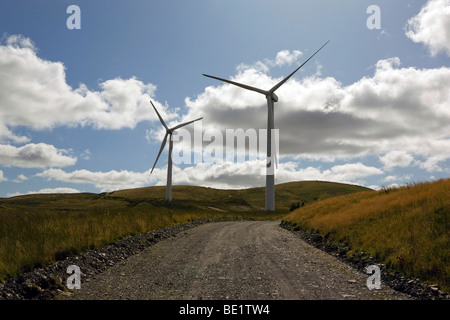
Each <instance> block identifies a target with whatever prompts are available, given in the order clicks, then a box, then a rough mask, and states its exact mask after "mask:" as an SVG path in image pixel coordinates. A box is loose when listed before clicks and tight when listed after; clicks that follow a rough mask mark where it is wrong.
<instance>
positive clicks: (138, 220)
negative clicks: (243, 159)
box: [0, 181, 367, 281]
mask: <svg viewBox="0 0 450 320" xmlns="http://www.w3.org/2000/svg"><path fill="white" fill-rule="evenodd" d="M362 190H367V189H365V188H362V187H358V186H353V185H346V184H337V183H329V182H317V181H305V182H292V183H286V184H281V185H277V186H276V201H277V203H276V204H277V207H276V211H275V212H265V211H264V197H265V188H252V189H244V190H217V189H212V188H202V187H193V186H174V187H173V193H172V195H173V200H172V201H171V202H169V203H168V202H166V201H165V200H164V196H165V187H147V188H139V189H130V190H121V191H116V192H112V193H101V194H92V193H81V194H40V195H26V196H19V197H12V198H7V199H0V280H1V281H4V280H5V279H7V278H9V277H12V276H15V275H17V274H20V273H22V272H25V271H29V270H31V269H33V268H35V267H39V266H43V265H46V264H48V263H51V262H54V261H56V260H58V259H62V258H64V257H66V256H70V255H75V254H79V253H81V252H83V251H85V250H87V249H91V248H97V247H101V246H103V245H106V244H108V243H111V242H114V241H117V240H119V239H121V238H123V237H126V236H128V235H132V234H139V233H143V232H148V231H151V230H155V229H160V228H164V227H169V226H172V225H176V224H181V223H186V222H189V221H194V220H199V219H203V218H234V219H267V220H278V219H281V218H282V217H283V216H285V215H286V214H287V213H288V212H289V208H290V206H291V204H292V203H295V202H300V203H302V202H303V203H305V204H308V203H312V202H314V201H317V200H322V199H326V198H328V197H332V196H336V195H341V194H348V193H352V192H358V191H362Z"/></svg>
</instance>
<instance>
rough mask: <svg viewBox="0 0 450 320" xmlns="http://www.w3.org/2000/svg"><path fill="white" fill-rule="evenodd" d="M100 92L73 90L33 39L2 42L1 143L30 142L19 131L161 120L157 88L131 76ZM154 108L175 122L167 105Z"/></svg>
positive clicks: (106, 84) (105, 85)
mask: <svg viewBox="0 0 450 320" xmlns="http://www.w3.org/2000/svg"><path fill="white" fill-rule="evenodd" d="M99 87H100V90H99V91H93V90H90V89H88V88H87V87H86V86H85V85H84V84H80V86H79V87H78V88H76V89H73V88H71V87H70V86H69V85H68V84H67V83H66V75H65V67H64V65H63V63H61V62H52V61H47V60H43V59H41V58H39V57H38V56H37V50H36V48H35V47H34V45H33V43H32V41H31V40H30V39H28V38H25V37H23V36H21V35H12V36H9V37H8V38H7V39H6V40H5V41H4V43H3V44H1V43H0V88H1V90H0V139H1V140H3V141H4V140H12V141H13V142H15V143H24V142H28V141H29V139H28V138H27V137H23V136H17V135H15V134H14V133H13V132H12V130H13V128H14V127H16V126H27V127H30V128H32V129H36V130H41V129H51V128H54V127H57V126H92V127H94V128H97V129H121V128H134V127H135V126H136V124H137V123H138V122H140V121H145V120H151V121H153V120H156V119H157V117H156V115H155V113H154V112H153V110H152V108H151V105H150V101H149V100H150V99H152V97H153V96H154V93H155V90H156V87H155V85H153V84H151V83H144V82H142V81H140V80H138V79H136V78H134V77H132V78H130V79H121V78H116V79H111V80H107V81H104V82H101V83H100V84H99ZM154 103H155V105H156V106H157V107H158V108H159V111H160V113H161V114H162V115H163V116H164V118H165V119H166V120H170V119H173V118H175V117H176V115H175V114H174V113H169V112H168V111H167V106H165V105H162V104H160V103H159V102H157V101H154ZM1 140H0V141H1Z"/></svg>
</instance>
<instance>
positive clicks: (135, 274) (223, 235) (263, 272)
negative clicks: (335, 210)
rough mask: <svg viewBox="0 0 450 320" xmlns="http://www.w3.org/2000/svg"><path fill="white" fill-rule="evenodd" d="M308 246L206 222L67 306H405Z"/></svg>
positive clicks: (117, 268) (267, 229) (269, 228)
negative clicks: (130, 302)
mask: <svg viewBox="0 0 450 320" xmlns="http://www.w3.org/2000/svg"><path fill="white" fill-rule="evenodd" d="M368 277H369V275H366V274H362V273H360V272H358V271H357V270H355V269H354V268H352V267H350V266H348V265H347V264H345V263H344V262H342V261H339V260H337V259H336V258H334V257H332V256H330V255H328V254H326V253H324V252H323V251H321V250H319V249H316V248H315V247H312V246H311V245H309V244H307V243H306V242H304V241H303V240H301V239H300V238H298V237H297V236H295V235H294V234H292V233H291V232H289V231H287V230H285V229H282V228H281V227H280V226H279V221H277V222H272V221H249V222H220V223H208V224H204V225H201V226H198V227H196V228H193V229H191V230H188V231H186V232H183V233H181V234H179V235H178V236H177V237H174V238H170V239H167V240H163V241H160V242H159V243H157V244H155V245H153V246H151V247H149V248H147V249H145V250H144V251H142V252H141V253H139V254H136V255H134V256H131V257H129V258H128V259H126V260H124V261H122V262H120V263H118V264H116V265H114V266H113V267H111V268H109V269H108V270H107V271H105V272H103V273H101V274H98V275H95V276H93V277H92V278H90V279H89V281H88V282H84V281H82V284H81V289H80V290H74V294H72V295H70V296H69V297H66V299H77V300H78V299H96V300H97V299H134V300H137V299H139V300H142V299H155V300H156V299H160V300H161V299H164V300H172V299H176V300H181V299H186V300H190V299H194V300H199V299H208V300H215V299H220V300H223V299H231V300H242V299H245V300H260V299H264V300H268V299H283V300H330V299H332V300H339V299H364V300H369V299H402V300H403V299H409V298H408V296H406V295H404V294H401V293H398V292H395V291H393V290H391V289H390V288H388V287H386V286H384V285H382V288H381V289H380V290H369V289H368V288H367V286H366V281H367V278H368Z"/></svg>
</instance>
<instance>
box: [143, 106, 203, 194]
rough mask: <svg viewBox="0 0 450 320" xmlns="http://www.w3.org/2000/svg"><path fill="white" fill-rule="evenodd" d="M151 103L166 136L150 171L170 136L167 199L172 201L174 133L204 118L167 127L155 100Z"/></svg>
mask: <svg viewBox="0 0 450 320" xmlns="http://www.w3.org/2000/svg"><path fill="white" fill-rule="evenodd" d="M150 103H151V104H152V106H153V109H155V111H156V114H157V115H158V118H159V120H160V121H161V123H162V125H163V126H164V128H166V135H165V136H164V140H163V142H162V144H161V149H159V153H158V156H157V157H156V161H155V164H154V165H153V168H152V171H151V172H150V173H152V172H153V169H155V166H156V163H157V162H158V159H159V156H160V155H161V152H162V151H163V149H164V147H165V146H166V141H167V136H169V160H168V163H167V185H166V200H167V201H171V200H172V148H173V141H172V133H173V132H174V131H175V130H177V129H179V128H181V127H184V126H187V125H188V124H191V123H192V122H195V121H198V120H200V119H203V117H202V118H198V119H195V120H192V121H189V122H185V123H182V124H179V125H177V126H175V127H173V128H169V127H167V125H166V123H165V122H164V120H163V118H162V117H161V115H160V114H159V112H158V110H156V107H155V105H154V104H153V102H151V101H150Z"/></svg>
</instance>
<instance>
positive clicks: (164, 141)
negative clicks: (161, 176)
mask: <svg viewBox="0 0 450 320" xmlns="http://www.w3.org/2000/svg"><path fill="white" fill-rule="evenodd" d="M168 135H169V133H168V132H166V135H165V136H164V140H163V142H162V144H161V148H160V149H159V153H158V156H157V157H156V161H155V164H154V165H153V168H152V171H151V172H150V173H152V172H153V169H155V166H156V163H157V162H158V159H159V156H160V155H161V152H162V151H163V149H164V147H165V146H166V140H167V136H168Z"/></svg>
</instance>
